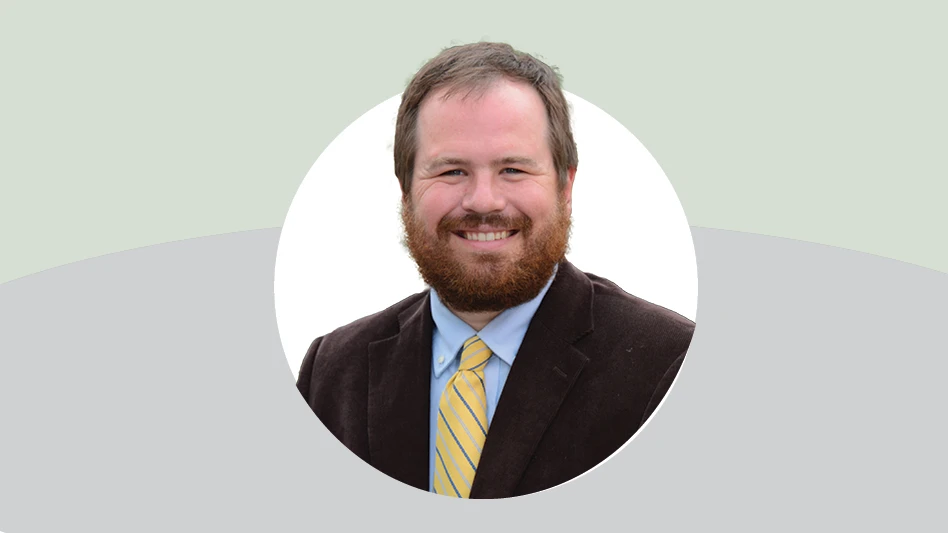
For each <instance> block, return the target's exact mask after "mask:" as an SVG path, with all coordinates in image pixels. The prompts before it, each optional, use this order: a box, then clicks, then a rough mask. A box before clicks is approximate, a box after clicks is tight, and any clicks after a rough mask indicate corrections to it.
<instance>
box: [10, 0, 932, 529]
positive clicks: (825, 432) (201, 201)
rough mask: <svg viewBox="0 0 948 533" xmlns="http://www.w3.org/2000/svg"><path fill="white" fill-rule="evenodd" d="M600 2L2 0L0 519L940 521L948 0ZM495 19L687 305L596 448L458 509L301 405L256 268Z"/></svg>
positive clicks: (545, 523)
mask: <svg viewBox="0 0 948 533" xmlns="http://www.w3.org/2000/svg"><path fill="white" fill-rule="evenodd" d="M765 6H766V7H765ZM615 9H617V8H616V7H614V6H612V5H611V3H607V2H604V1H587V2H582V3H581V4H579V5H576V6H574V7H573V8H572V9H570V10H562V9H555V8H552V7H551V6H550V5H549V4H547V3H542V4H541V3H539V2H518V3H511V2H507V1H505V2H499V1H494V0H485V1H484V2H479V3H478V4H477V5H476V6H474V5H463V4H458V5H457V6H453V5H452V6H446V5H445V4H444V3H443V2H401V3H396V4H392V5H389V6H380V5H375V4H373V5H372V6H371V8H370V7H369V6H367V5H363V4H360V3H350V4H347V5H346V6H343V5H334V6H332V9H329V8H328V7H326V6H322V5H319V4H317V3H314V2H286V1H283V2H281V1H275V2H269V3H267V4H265V5H264V4H262V3H261V4H259V5H257V6H250V7H248V6H245V5H239V6H236V5H233V4H232V3H228V2H209V1H194V2H183V1H178V2H174V1H172V2H163V3H160V4H159V3H154V4H152V5H146V4H143V3H137V4H135V5H129V4H128V3H125V2H118V1H113V2H108V1H101V0H98V1H89V2H82V3H78V4H77V3H69V2H65V1H62V0H60V1H52V2H38V1H37V2H25V1H13V2H11V1H5V2H3V1H0V82H2V83H0V244H2V252H0V253H2V256H0V257H2V260H0V530H2V531H4V532H6V533H22V532H34V531H35V532H41V533H45V532H59V531H123V532H124V531H130V530H131V531H168V530H175V531H179V530H180V531H207V530H221V529H224V528H226V529H229V530H233V531H259V530H274V531H294V530H306V531H311V530H316V529H319V528H320V526H359V525H367V526H368V525H381V526H387V525H390V524H398V523H408V524H410V525H413V526H414V527H419V528H425V529H435V528H436V527H437V523H436V520H437V519H438V518H446V517H447V516H448V515H449V513H454V512H455V511H457V510H458V509H459V507H457V505H472V506H476V507H478V508H479V509H484V510H486V511H487V512H490V513H496V516H498V517H500V519H502V520H504V521H505V524H509V526H510V527H511V528H513V527H521V528H526V527H543V528H546V529H549V530H553V531H557V530H569V529H576V528H579V527H583V526H588V525H590V524H593V525H612V524H618V525H626V524H633V525H639V526H641V527H648V528H649V529H654V530H682V529H687V530H693V529H709V528H712V527H713V528H727V529H731V530H741V531H759V530H761V529H767V530H799V529H802V528H807V529H815V530H838V529H844V528H845V529H849V528H854V527H858V528H860V529H866V530H872V529H876V530H891V529H896V528H898V529H913V530H932V531H935V530H943V529H945V523H944V522H945V519H944V513H943V512H942V511H941V510H940V507H941V506H943V503H944V501H945V491H944V482H943V480H944V479H945V474H946V472H945V459H944V453H943V450H944V449H946V442H945V440H946V438H945V423H944V419H945V417H944V409H943V405H945V397H944V396H945V393H944V392H943V387H940V382H936V380H938V378H939V376H941V375H943V374H944V370H945V369H944V366H945V363H944V361H945V355H948V354H946V349H945V347H944V344H943V342H942V339H941V332H942V331H943V329H944V323H945V319H946V318H948V317H946V311H945V306H944V301H945V300H946V296H948V294H946V292H948V278H946V274H945V272H948V252H946V247H945V246H944V244H943V243H944V240H945V238H944V237H945V235H944V233H945V232H944V228H945V227H948V211H946V210H945V209H944V208H943V200H944V198H945V195H946V192H948V190H946V187H948V185H946V182H948V180H946V177H948V176H946V174H948V172H946V162H945V159H944V157H943V147H944V146H945V145H946V142H945V141H946V140H948V139H946V130H945V128H944V124H945V123H946V119H948V113H946V104H945V99H944V97H943V95H944V94H946V93H948V87H946V85H948V82H946V75H945V69H944V68H943V67H942V64H943V62H944V58H943V55H944V53H943V50H945V49H946V48H948V37H946V33H945V32H944V31H943V28H944V24H945V20H946V17H945V15H946V9H948V8H946V6H945V4H944V3H941V2H901V3H899V4H898V5H896V4H894V3H893V4H891V5H889V6H883V5H875V4H874V5H867V4H866V3H861V2H807V1H803V2H794V3H792V4H785V5H784V6H783V7H775V6H774V5H773V4H770V3H767V4H764V3H760V2H750V1H745V2H737V1H725V2H715V3H713V4H712V3H702V2H662V3H654V4H652V5H642V4H638V3H632V4H627V5H626V6H625V7H622V8H620V9H621V10H620V11H615ZM482 38H488V39H493V40H504V41H508V42H511V43H512V44H513V45H514V46H517V47H518V48H521V49H523V50H525V51H528V52H532V53H536V54H538V55H540V56H542V57H543V58H544V59H546V60H547V61H548V62H550V63H552V64H554V65H557V66H559V68H560V70H561V71H562V73H563V74H564V76H565V79H566V84H565V87H566V89H567V90H569V91H571V92H573V93H575V94H577V95H578V96H580V97H582V98H584V99H586V100H588V101H590V102H592V103H594V104H595V105H597V106H599V107H600V108H602V109H603V110H605V111H606V112H608V113H610V114H611V115H612V116H614V117H615V118H617V119H618V120H619V121H620V122H622V123H623V124H624V125H625V126H626V127H627V128H628V129H629V130H630V131H632V132H633V133H634V134H635V135H636V136H637V137H638V138H639V139H640V140H641V141H642V142H643V143H644V144H645V146H646V147H647V148H648V149H649V150H650V151H651V153H652V154H653V155H654V156H655V158H656V159H657V160H658V162H659V163H660V164H661V165H662V167H663V168H664V170H665V172H666V174H667V175H668V177H669V179H670V180H671V182H672V183H673V185H674V186H675V188H676V190H677V192H678V194H679V196H680V198H681V200H682V204H683V206H684V208H685V212H686V213H687V215H688V217H689V222H690V223H691V225H692V226H693V230H694V236H695V244H696V248H697V253H698V261H699V265H698V266H699V278H700V287H699V289H700V294H699V309H698V330H697V334H696V337H695V341H694V345H693V349H692V350H691V352H690V354H689V357H688V360H687V362H686V364H685V366H684V367H683V370H682V373H681V375H680V377H679V379H678V380H677V381H676V383H675V386H674V389H673V392H672V394H670V395H669V397H668V398H667V400H666V402H665V404H664V405H663V406H662V408H661V410H660V411H659V415H658V416H657V417H656V418H654V419H653V420H652V421H650V422H649V424H648V426H647V427H646V428H645V429H644V430H643V431H642V432H641V433H640V434H639V436H638V437H636V438H635V439H634V440H633V441H632V443H631V444H630V445H629V446H628V447H627V448H625V449H624V450H623V451H622V452H620V453H619V454H618V455H617V456H616V457H615V458H613V459H612V460H610V461H609V462H608V463H607V464H606V465H605V466H603V467H602V468H598V469H596V470H594V471H592V472H591V473H589V474H587V475H586V476H584V477H582V478H580V479H578V480H576V481H574V482H571V483H569V484H567V485H565V486H562V487H559V488H557V489H555V490H551V491H547V492H544V493H541V494H537V495H533V496H528V497H523V498H517V499H513V500H509V501H497V502H453V501H450V500H447V499H444V498H437V497H434V496H431V495H428V494H425V493H422V492H419V491H416V490H414V489H409V488H407V487H403V486H401V485H400V484H398V483H397V482H394V481H391V480H389V479H388V478H386V477H384V476H381V475H378V474H377V473H376V472H375V471H373V470H372V469H370V468H369V467H366V466H364V465H362V463H361V462H360V461H358V459H356V458H355V457H353V456H351V454H348V452H345V451H344V450H342V449H341V446H340V445H339V444H338V443H337V442H336V441H335V440H334V439H332V438H331V437H329V436H328V435H327V434H326V432H325V430H324V429H323V428H322V427H321V426H320V425H319V424H318V422H317V421H316V419H315V417H313V416H312V415H311V414H310V413H309V411H308V410H307V408H306V406H305V404H304V403H303V402H302V400H301V399H300V398H299V397H298V394H296V392H295V390H294V388H293V386H292V382H293V379H292V371H291V369H289V368H288V366H287V364H286V361H285V359H284V356H283V354H282V352H281V350H280V343H279V339H278V337H277V333H276V324H275V320H274V316H273V302H272V273H273V260H274V253H275V249H276V242H277V238H278V231H279V230H278V226H280V225H281V224H282V221H283V217H284V215H285V213H286V210H287V207H288V206H289V203H290V200H291V199H292V196H293V193H294V191H295V190H296V187H297V186H298V185H299V183H300V181H301V180H302V178H303V176H304V175H305V173H306V171H307V169H308V168H309V167H310V165H312V163H313V161H315V159H316V158H317V156H318V155H319V153H320V152H321V151H322V149H323V148H324V147H325V146H326V145H327V144H328V143H329V142H330V141H331V140H332V138H333V137H335V135H336V134H338V133H339V132H340V131H341V130H342V129H343V128H344V127H345V126H346V125H348V124H349V123H350V122H351V121H352V120H354V119H355V118H356V117H358V116H359V115H360V114H361V113H363V112H365V111H366V110H368V109H370V108H371V107H373V106H374V105H376V104H377V103H379V102H381V101H382V100H384V99H385V98H388V97H390V96H392V95H393V94H396V93H398V92H399V91H401V90H402V89H403V87H404V83H405V81H407V79H408V77H409V76H410V75H411V74H412V72H413V71H414V70H415V69H417V68H418V67H419V66H420V65H421V64H422V63H423V62H424V61H425V60H426V59H427V58H429V57H431V56H432V55H434V54H435V53H437V51H438V50H440V48H441V47H443V46H445V45H448V44H451V43H459V42H469V41H474V40H479V39H482ZM709 228H719V229H709ZM725 230H739V231H725ZM753 233H757V234H762V235H769V236H770V237H765V236H762V235H754V234H753ZM774 236H776V237H774ZM195 237H201V238H195ZM778 237H787V238H778ZM192 238H194V239H192ZM801 240H805V241H812V243H805V242H800V241H801ZM173 241H174V242H173ZM160 243H166V244H160ZM813 243H822V245H821V244H813ZM824 245H832V246H833V247H831V246H824ZM834 247H835V248H834ZM840 247H842V248H849V249H852V250H858V251H861V252H868V253H860V252H856V251H848V250H844V249H841V248H840ZM869 254H875V255H869ZM96 256H101V257H96ZM879 256H886V257H888V258H891V259H887V258H884V257H879ZM89 258H93V259H89ZM70 263H71V264H70ZM911 263H914V265H913V264H911ZM62 265H65V266H62ZM916 265H919V266H916ZM54 267H55V268H54ZM47 269H49V270H47ZM44 270H45V271H44ZM471 508H472V507H464V509H471ZM492 516H494V515H492ZM430 519H434V520H430ZM429 524H430V526H429ZM475 527H477V528H478V529H482V527H481V526H479V525H469V527H468V529H470V530H474V529H475ZM460 529H464V527H461V528H460Z"/></svg>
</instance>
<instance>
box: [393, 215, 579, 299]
mask: <svg viewBox="0 0 948 533" xmlns="http://www.w3.org/2000/svg"><path fill="white" fill-rule="evenodd" d="M401 211H402V212H401V215H402V224H403V226H404V229H405V234H404V239H403V243H404V244H405V246H406V247H407V248H408V252H409V253H410V254H411V257H412V259H414V260H415V264H416V265H417V266H418V272H419V273H420V274H421V278H422V279H423V280H424V281H425V283H427V284H428V285H430V286H431V287H433V288H434V289H435V290H436V291H437V292H438V297H439V298H441V301H443V302H444V303H445V304H447V306H448V307H450V308H451V309H453V310H455V311H462V312H482V311H502V310H504V309H508V308H511V307H514V306H517V305H520V304H522V303H524V302H526V301H529V300H531V299H533V298H534V297H536V295H537V294H540V290H542V289H543V287H544V286H545V285H546V282H547V281H549V279H550V276H552V275H553V267H554V266H555V265H556V264H557V263H559V262H560V261H562V260H563V258H564V257H565V255H566V251H567V249H568V246H569V233H570V217H569V216H568V215H567V214H566V206H565V203H564V202H563V201H562V198H561V200H560V203H559V204H558V205H557V209H556V212H555V214H554V220H553V222H552V224H550V225H549V227H548V228H547V229H546V230H544V231H542V233H537V231H536V230H535V228H534V225H533V221H532V220H530V219H529V218H528V217H526V216H523V215H522V216H520V217H517V218H508V217H502V216H500V215H498V214H490V215H474V214H469V215H465V216H464V217H461V218H452V219H449V218H443V219H441V221H440V222H439V223H438V227H437V231H436V235H434V236H431V235H428V234H427V232H426V231H425V227H424V223H423V222H422V221H420V220H418V218H417V217H415V216H414V209H413V207H412V205H411V203H410V202H408V201H406V202H403V204H402V210H401ZM479 225H489V226H492V227H497V228H518V229H519V231H520V233H519V235H520V238H521V239H523V244H524V245H523V254H522V255H521V256H520V257H519V258H515V259H507V258H505V257H503V256H502V255H501V254H498V253H494V252H483V253H481V254H478V255H477V256H476V259H475V261H474V263H463V262H461V261H458V259H457V257H455V255H454V252H453V251H452V250H451V248H450V244H449V243H450V239H452V238H455V237H454V236H453V233H454V232H455V231H457V230H458V229H459V228H464V227H475V226H479Z"/></svg>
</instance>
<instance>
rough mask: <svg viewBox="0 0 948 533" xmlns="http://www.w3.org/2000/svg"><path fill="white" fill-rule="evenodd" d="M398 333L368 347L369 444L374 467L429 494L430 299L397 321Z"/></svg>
mask: <svg viewBox="0 0 948 533" xmlns="http://www.w3.org/2000/svg"><path fill="white" fill-rule="evenodd" d="M398 321H399V333H398V334H397V335H395V336H393V337H389V338H387V339H383V340H380V341H376V342H373V343H371V344H369V358H368V361H369V363H368V366H369V368H368V380H369V387H368V389H369V390H368V395H369V397H368V433H369V435H368V438H369V457H370V462H371V464H372V466H374V467H375V468H377V469H379V470H380V471H382V472H384V473H385V474H387V475H389V476H391V477H393V478H395V479H397V480H399V481H401V482H403V483H407V484H408V485H411V486H413V487H416V488H419V489H422V490H428V447H429V440H428V428H429V424H430V422H429V403H430V400H429V391H430V388H431V384H430V380H431V336H432V332H433V327H434V326H433V324H434V323H433V321H432V319H431V305H430V303H429V296H428V295H427V294H426V295H425V297H424V298H422V299H421V301H420V302H419V303H416V304H414V305H412V306H411V307H409V308H408V309H406V310H404V311H402V312H401V313H400V314H399V315H398Z"/></svg>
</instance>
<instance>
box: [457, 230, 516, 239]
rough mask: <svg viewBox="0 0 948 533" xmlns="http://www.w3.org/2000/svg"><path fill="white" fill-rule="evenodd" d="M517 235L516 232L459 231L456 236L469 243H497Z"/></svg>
mask: <svg viewBox="0 0 948 533" xmlns="http://www.w3.org/2000/svg"><path fill="white" fill-rule="evenodd" d="M516 233H517V230H507V231H494V232H481V231H459V232H457V235H458V236H459V237H461V238H463V239H467V240H469V241H499V240H502V239H506V238H508V237H511V236H513V235H515V234H516Z"/></svg>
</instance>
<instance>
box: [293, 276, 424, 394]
mask: <svg viewBox="0 0 948 533" xmlns="http://www.w3.org/2000/svg"><path fill="white" fill-rule="evenodd" d="M427 294H428V293H427V291H423V292H420V293H417V294H413V295H411V296H409V297H407V298H405V299H404V300H402V301H400V302H398V303H396V304H394V305H392V306H390V307H388V308H386V309H383V310H382V311H379V312H377V313H373V314H371V315H368V316H365V317H363V318H360V319H358V320H356V321H353V322H351V323H349V324H346V325H345V326H341V327H338V328H336V329H335V330H333V331H332V332H330V333H328V334H326V335H324V336H322V337H318V338H317V339H316V340H314V341H313V342H312V344H310V347H309V350H307V352H306V356H305V357H304V358H303V364H302V366H301V367H300V373H299V379H298V381H297V387H298V388H299V389H300V392H301V393H303V396H308V393H309V391H310V389H311V386H313V385H316V381H319V382H332V381H333V380H337V379H343V380H344V379H345V378H346V374H351V373H352V372H357V371H358V369H359V368H362V367H363V366H364V365H362V364H360V361H361V360H364V358H365V355H366V354H367V351H368V346H369V344H371V343H372V342H375V341H377V340H381V339H386V338H389V337H392V336H394V335H396V334H398V331H399V315H400V314H401V313H402V312H404V311H405V310H407V309H409V308H411V307H413V306H417V305H420V304H421V303H422V302H424V301H425V298H426V296H427Z"/></svg>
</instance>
